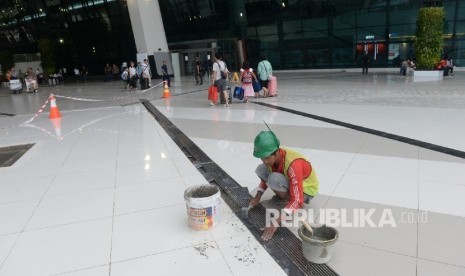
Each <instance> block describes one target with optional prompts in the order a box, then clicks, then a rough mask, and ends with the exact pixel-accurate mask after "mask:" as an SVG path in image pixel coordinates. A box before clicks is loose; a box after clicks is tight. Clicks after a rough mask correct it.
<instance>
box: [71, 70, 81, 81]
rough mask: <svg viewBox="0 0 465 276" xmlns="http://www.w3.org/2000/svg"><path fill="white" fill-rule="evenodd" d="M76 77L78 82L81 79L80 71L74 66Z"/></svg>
mask: <svg viewBox="0 0 465 276" xmlns="http://www.w3.org/2000/svg"><path fill="white" fill-rule="evenodd" d="M73 71H74V79H75V80H76V82H78V81H79V78H80V75H81V74H80V72H79V69H78V68H77V67H74V70H73Z"/></svg>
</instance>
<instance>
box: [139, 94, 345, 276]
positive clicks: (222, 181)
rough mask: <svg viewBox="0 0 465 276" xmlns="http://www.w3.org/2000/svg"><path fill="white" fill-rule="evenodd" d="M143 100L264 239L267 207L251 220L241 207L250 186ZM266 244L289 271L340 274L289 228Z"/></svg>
mask: <svg viewBox="0 0 465 276" xmlns="http://www.w3.org/2000/svg"><path fill="white" fill-rule="evenodd" d="M141 102H142V104H143V105H144V106H145V108H147V110H148V111H149V112H150V113H151V114H152V116H153V117H154V118H155V119H156V120H157V122H158V123H159V124H160V125H161V126H162V127H163V129H164V130H165V131H166V132H167V133H168V135H169V136H170V137H171V139H172V140H173V141H174V142H175V143H176V144H177V145H178V147H179V148H180V149H181V150H182V152H183V153H184V154H185V155H186V156H187V157H188V158H189V160H191V162H192V163H193V164H194V166H195V167H196V168H197V169H198V170H199V172H200V173H202V175H203V176H204V177H205V179H206V180H207V182H208V183H210V184H215V185H217V186H218V187H219V188H220V189H221V195H222V198H223V200H224V201H225V202H226V204H228V205H229V207H230V208H231V209H232V210H233V211H234V213H235V214H236V215H237V217H238V218H239V219H240V220H241V221H242V222H243V223H244V225H245V226H246V227H247V228H248V229H249V231H250V233H251V234H252V235H253V236H254V237H255V238H256V239H257V240H259V241H260V237H261V235H262V231H261V230H260V228H262V227H263V226H264V225H265V208H263V207H262V206H258V207H257V208H254V209H252V210H250V212H249V219H248V220H247V219H243V218H242V216H241V215H240V214H241V207H242V206H247V204H248V202H249V201H250V199H251V196H250V194H249V191H248V189H247V188H244V187H242V186H241V185H239V184H238V183H237V182H236V181H235V180H234V179H233V178H232V177H230V176H229V175H228V174H227V173H226V172H225V171H224V170H223V169H221V167H219V166H218V165H217V164H216V163H215V162H213V161H212V160H211V159H210V158H209V157H208V156H207V155H206V154H205V153H204V152H203V151H202V150H201V149H200V148H199V147H198V146H197V145H196V144H195V143H194V142H192V141H191V140H190V139H189V138H188V137H187V136H186V135H185V134H184V133H183V132H182V131H181V130H180V129H179V128H177V127H176V126H175V125H174V124H173V123H172V122H171V121H170V120H169V119H168V118H166V117H165V116H164V115H163V114H162V113H161V112H160V111H159V110H158V109H157V108H156V107H155V106H153V105H152V104H151V103H150V102H149V101H147V100H142V99H141ZM191 158H192V159H191ZM193 159H195V160H193ZM262 245H263V247H264V248H265V249H266V250H267V252H268V253H269V254H270V255H271V256H272V257H273V258H274V260H275V261H276V262H277V263H278V264H279V265H280V266H281V268H282V269H283V270H284V271H285V272H286V273H287V274H288V275H312V276H318V275H321V276H323V275H325V276H326V275H338V274H337V273H336V272H335V271H334V270H332V269H331V268H330V267H329V266H327V265H325V264H313V263H310V262H308V261H307V260H306V259H305V258H304V256H303V253H302V242H301V241H300V240H299V239H298V238H297V237H296V236H295V235H294V234H293V233H291V231H290V230H288V229H287V228H280V229H279V231H277V232H276V234H275V235H274V237H273V239H271V240H270V241H268V242H265V243H262Z"/></svg>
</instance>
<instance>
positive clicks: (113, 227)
mask: <svg viewBox="0 0 465 276" xmlns="http://www.w3.org/2000/svg"><path fill="white" fill-rule="evenodd" d="M120 133H121V118H120V120H119V124H118V141H117V143H116V149H117V150H116V160H115V163H116V164H115V179H114V186H113V214H112V216H111V235H110V256H109V257H110V258H109V260H108V276H111V257H112V254H113V233H114V230H115V210H116V189H117V187H116V180H117V178H118V156H119V145H120Z"/></svg>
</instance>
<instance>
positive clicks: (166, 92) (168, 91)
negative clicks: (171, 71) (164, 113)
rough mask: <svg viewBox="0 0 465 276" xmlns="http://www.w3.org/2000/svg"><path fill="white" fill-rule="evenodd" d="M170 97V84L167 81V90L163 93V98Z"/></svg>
mask: <svg viewBox="0 0 465 276" xmlns="http://www.w3.org/2000/svg"><path fill="white" fill-rule="evenodd" d="M169 97H171V96H170V90H169V89H168V82H167V81H165V90H164V91H163V98H169Z"/></svg>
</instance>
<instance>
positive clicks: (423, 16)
mask: <svg viewBox="0 0 465 276" xmlns="http://www.w3.org/2000/svg"><path fill="white" fill-rule="evenodd" d="M444 18H445V11H444V8H443V7H425V8H421V9H420V10H419V11H418V16H417V31H416V34H415V41H414V44H413V47H414V49H415V57H416V67H417V70H415V72H414V77H415V78H417V77H423V78H424V77H429V78H434V79H442V71H434V66H435V65H436V64H437V63H438V62H439V60H440V59H441V53H442V50H443V45H444V41H443V29H444Z"/></svg>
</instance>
